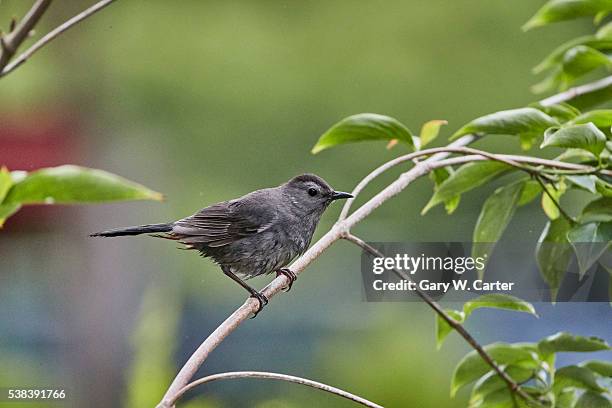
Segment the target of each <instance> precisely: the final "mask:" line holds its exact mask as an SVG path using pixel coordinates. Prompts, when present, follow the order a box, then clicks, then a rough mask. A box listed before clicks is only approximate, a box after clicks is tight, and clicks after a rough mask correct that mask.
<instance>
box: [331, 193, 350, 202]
mask: <svg viewBox="0 0 612 408" xmlns="http://www.w3.org/2000/svg"><path fill="white" fill-rule="evenodd" d="M344 198H353V195H352V194H349V193H343V192H342V191H334V192H333V193H332V196H331V199H332V201H334V200H342V199H344Z"/></svg>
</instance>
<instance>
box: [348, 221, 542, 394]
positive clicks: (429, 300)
mask: <svg viewBox="0 0 612 408" xmlns="http://www.w3.org/2000/svg"><path fill="white" fill-rule="evenodd" d="M344 239H346V240H348V241H350V242H352V243H354V244H355V245H357V246H359V247H360V248H361V249H363V250H364V251H366V252H369V253H370V254H372V255H375V256H378V257H381V258H384V256H385V255H384V254H383V253H382V252H380V251H379V250H377V249H376V248H374V247H373V246H371V245H370V244H368V243H367V242H365V241H363V240H362V239H360V238H359V237H357V236H355V235H353V234H351V233H347V234H346V235H345V237H344ZM392 271H393V272H394V273H395V274H396V275H397V276H399V277H400V279H404V280H406V281H409V282H412V278H411V277H410V275H408V274H407V273H406V272H404V271H400V270H398V269H396V268H393V269H392ZM415 292H416V294H417V295H418V296H419V297H420V298H421V299H423V301H424V302H425V303H427V305H429V307H431V308H432V309H433V310H434V312H436V313H437V314H438V315H439V316H440V317H441V318H442V319H443V320H444V321H445V322H446V323H448V325H449V326H450V327H452V328H453V329H455V331H456V332H457V333H459V335H460V336H461V337H463V338H464V339H465V341H467V342H468V344H469V345H470V346H472V348H473V349H474V350H476V352H477V353H478V354H479V355H480V357H482V359H483V360H484V361H485V362H486V363H487V364H488V365H489V366H491V368H493V370H494V371H495V372H496V373H497V375H498V376H500V377H501V379H502V380H504V382H505V383H506V385H507V386H508V388H509V389H510V391H511V392H514V393H516V394H518V395H519V396H520V397H521V398H523V399H524V400H526V401H531V402H536V401H534V399H533V398H532V397H531V396H530V395H529V394H527V393H526V392H525V391H523V390H522V389H521V388H520V386H519V385H518V384H517V383H516V382H515V381H514V380H513V379H512V378H511V377H510V376H509V375H508V374H506V372H505V371H504V370H502V368H501V367H500V366H499V365H497V363H496V362H495V361H494V360H493V358H492V357H491V356H490V355H489V354H488V353H487V352H486V351H485V349H484V348H483V347H482V346H481V345H480V343H478V342H477V341H476V339H475V338H474V337H472V335H471V334H470V333H469V332H468V331H467V330H466V329H465V328H464V327H463V325H461V323H458V322H457V321H456V320H455V319H453V318H452V317H450V316H449V315H448V314H447V313H446V312H445V311H444V309H442V308H441V307H440V305H439V304H438V303H437V302H436V301H435V300H433V299H432V298H431V297H430V296H429V295H428V294H427V293H425V292H423V291H422V290H420V289H419V288H418V287H416V289H415Z"/></svg>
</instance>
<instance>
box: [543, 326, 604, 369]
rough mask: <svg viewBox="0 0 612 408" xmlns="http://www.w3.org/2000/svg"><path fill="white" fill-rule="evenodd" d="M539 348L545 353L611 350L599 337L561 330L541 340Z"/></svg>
mask: <svg viewBox="0 0 612 408" xmlns="http://www.w3.org/2000/svg"><path fill="white" fill-rule="evenodd" d="M538 348H539V349H540V351H541V352H542V353H543V354H550V353H559V352H589V351H600V350H609V349H610V346H609V345H608V343H606V341H605V340H604V339H601V338H599V337H584V336H575V335H573V334H570V333H567V332H560V333H556V334H553V335H552V336H548V337H546V338H545V339H543V340H540V342H539V343H538ZM557 371H558V370H557Z"/></svg>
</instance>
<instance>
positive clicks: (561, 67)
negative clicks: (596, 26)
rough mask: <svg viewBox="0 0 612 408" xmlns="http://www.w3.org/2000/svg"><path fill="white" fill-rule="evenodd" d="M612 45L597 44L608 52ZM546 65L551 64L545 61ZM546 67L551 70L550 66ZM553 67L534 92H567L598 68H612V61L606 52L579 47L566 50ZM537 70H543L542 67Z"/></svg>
mask: <svg viewBox="0 0 612 408" xmlns="http://www.w3.org/2000/svg"><path fill="white" fill-rule="evenodd" d="M610 43H611V41H610V40H606V41H599V40H598V41H596V44H597V45H598V46H599V47H601V48H602V49H605V51H606V52H607V51H609V49H608V47H609V46H610ZM545 63H547V64H548V63H549V62H548V61H545ZM544 66H545V67H547V68H550V66H548V65H544ZM552 67H553V68H554V69H552V70H551V71H550V73H549V74H548V76H546V78H544V79H543V80H542V81H540V82H539V83H538V84H536V85H534V86H533V87H532V90H533V92H535V93H542V92H547V91H550V90H552V89H555V88H559V89H561V90H565V89H567V88H568V87H569V86H570V85H572V84H573V83H574V82H576V80H577V79H578V78H580V77H582V76H583V75H586V74H587V73H589V72H591V71H593V70H595V69H597V68H601V67H605V68H607V69H610V68H612V59H610V57H608V56H607V55H606V54H605V53H604V52H601V51H599V50H597V49H595V48H592V47H588V46H586V45H577V46H574V47H572V48H569V49H568V50H566V51H565V53H564V54H563V55H562V56H561V58H560V61H559V63H558V65H553V66H552ZM537 68H541V66H538V67H537ZM589 98H590V96H589ZM595 99H597V98H595ZM573 103H574V102H573Z"/></svg>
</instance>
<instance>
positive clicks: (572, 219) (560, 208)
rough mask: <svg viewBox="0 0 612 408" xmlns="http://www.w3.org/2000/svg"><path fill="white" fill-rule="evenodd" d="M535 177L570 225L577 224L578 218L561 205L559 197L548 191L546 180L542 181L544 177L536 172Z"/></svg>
mask: <svg viewBox="0 0 612 408" xmlns="http://www.w3.org/2000/svg"><path fill="white" fill-rule="evenodd" d="M533 178H535V179H536V181H537V182H538V183H539V184H540V187H542V190H543V191H544V193H545V194H546V195H547V196H548V198H550V201H552V203H553V204H554V205H555V207H557V210H559V213H560V214H561V215H562V216H563V218H565V219H566V220H568V221H569V223H570V225H573V224H576V220H575V219H574V218H573V217H572V216H571V215H569V214H568V213H567V212H566V211H565V210H564V209H563V207H561V204H560V203H559V201H558V200H557V198H556V197H555V196H554V195H553V194H552V193H551V192H550V191H548V187H546V184H545V183H544V181H542V178H541V177H540V175H539V174H534V175H533Z"/></svg>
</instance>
